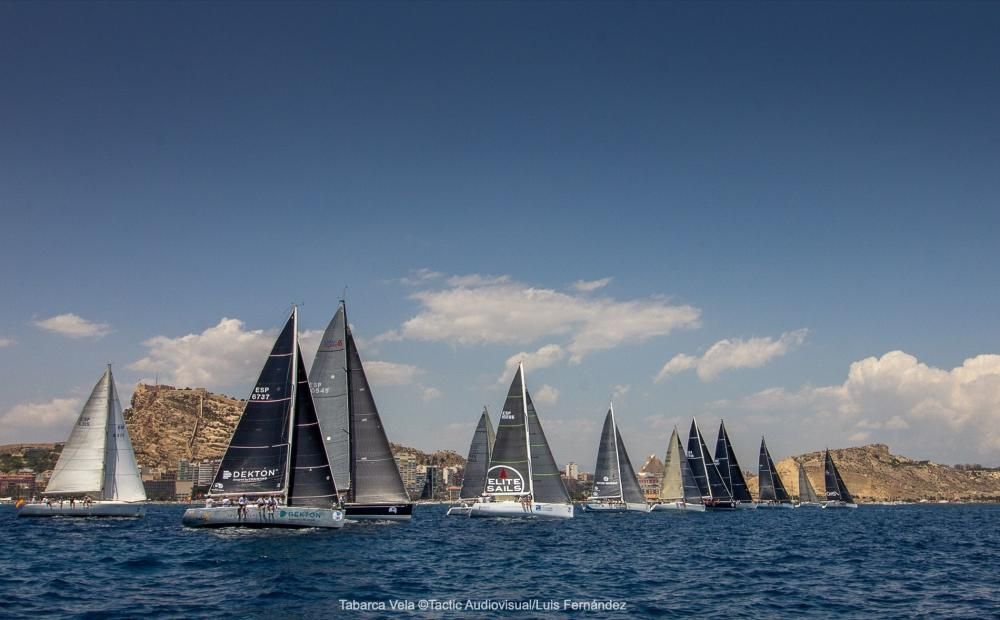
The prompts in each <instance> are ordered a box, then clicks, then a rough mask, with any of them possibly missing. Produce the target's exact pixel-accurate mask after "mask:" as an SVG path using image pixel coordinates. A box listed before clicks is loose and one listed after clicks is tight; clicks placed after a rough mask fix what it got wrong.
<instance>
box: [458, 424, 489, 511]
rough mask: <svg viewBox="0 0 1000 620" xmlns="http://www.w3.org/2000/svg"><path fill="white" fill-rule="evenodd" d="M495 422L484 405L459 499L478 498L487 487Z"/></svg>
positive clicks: (471, 445)
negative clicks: (487, 473)
mask: <svg viewBox="0 0 1000 620" xmlns="http://www.w3.org/2000/svg"><path fill="white" fill-rule="evenodd" d="M494 438H495V436H494V433H493V423H492V422H490V414H489V412H487V411H486V408H485V407H483V414H482V415H481V416H479V424H478V425H477V426H476V432H475V433H473V435H472V443H471V444H470V445H469V458H468V459H467V460H466V462H465V474H464V476H463V478H462V490H461V492H459V494H458V497H459V499H476V498H478V497H479V496H480V495H481V494H482V492H483V489H484V488H485V487H486V470H487V469H488V468H489V466H490V456H491V454H492V452H493V440H494Z"/></svg>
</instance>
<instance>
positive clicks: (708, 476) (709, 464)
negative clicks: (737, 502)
mask: <svg viewBox="0 0 1000 620" xmlns="http://www.w3.org/2000/svg"><path fill="white" fill-rule="evenodd" d="M687 457H688V462H689V463H690V464H691V470H692V471H693V472H694V476H695V480H696V481H697V483H698V488H699V490H700V491H701V494H702V497H707V498H710V499H714V500H719V501H730V500H732V494H731V493H730V492H729V488H728V487H726V483H725V482H724V481H723V480H722V474H720V473H719V468H718V467H717V466H716V465H715V462H714V461H712V460H710V459H709V458H708V447H707V446H706V445H705V438H704V437H702V435H701V429H700V428H698V422H697V420H691V432H690V433H689V435H688V447H687Z"/></svg>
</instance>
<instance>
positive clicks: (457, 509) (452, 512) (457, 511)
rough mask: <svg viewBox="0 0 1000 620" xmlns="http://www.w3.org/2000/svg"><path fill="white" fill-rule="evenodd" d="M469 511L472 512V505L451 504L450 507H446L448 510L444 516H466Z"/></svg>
mask: <svg viewBox="0 0 1000 620" xmlns="http://www.w3.org/2000/svg"><path fill="white" fill-rule="evenodd" d="M470 512H472V506H467V505H461V506H452V507H451V508H449V509H448V512H447V514H446V515H445V516H447V517H467V516H469V513H470Z"/></svg>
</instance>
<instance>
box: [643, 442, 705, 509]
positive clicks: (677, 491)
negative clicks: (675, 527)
mask: <svg viewBox="0 0 1000 620" xmlns="http://www.w3.org/2000/svg"><path fill="white" fill-rule="evenodd" d="M661 510H684V511H687V512H705V503H704V501H702V497H701V489H699V488H698V482H697V480H695V477H694V472H693V471H691V465H690V464H689V463H688V459H687V454H686V453H685V452H684V447H683V446H682V445H681V438H680V435H678V434H677V428H676V427H675V428H674V432H673V433H671V434H670V442H669V443H668V444H667V456H666V457H665V458H664V460H663V482H662V483H661V484H660V496H659V498H658V501H657V502H656V503H654V504H653V505H652V506H650V508H649V511H650V512H654V511H661Z"/></svg>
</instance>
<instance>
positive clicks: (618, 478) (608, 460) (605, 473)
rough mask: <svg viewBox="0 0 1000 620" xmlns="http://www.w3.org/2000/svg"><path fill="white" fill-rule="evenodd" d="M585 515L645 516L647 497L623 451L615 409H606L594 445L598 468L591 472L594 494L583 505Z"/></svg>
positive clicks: (611, 407) (613, 407) (612, 405)
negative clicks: (626, 513)
mask: <svg viewBox="0 0 1000 620" xmlns="http://www.w3.org/2000/svg"><path fill="white" fill-rule="evenodd" d="M584 510H586V511H588V512H648V511H649V506H648V505H647V504H646V496H645V495H644V494H643V492H642V488H641V487H640V486H639V478H638V476H636V473H635V469H633V467H632V461H631V459H629V458H628V451H626V450H625V442H624V441H622V436H621V432H620V431H619V430H618V423H617V422H615V406H614V404H611V405H609V407H608V413H607V415H606V416H605V417H604V430H603V431H602V432H601V441H600V443H599V444H598V445H597V467H596V468H595V469H594V491H593V493H592V494H591V497H590V498H589V499H588V500H587V503H586V504H584Z"/></svg>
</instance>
